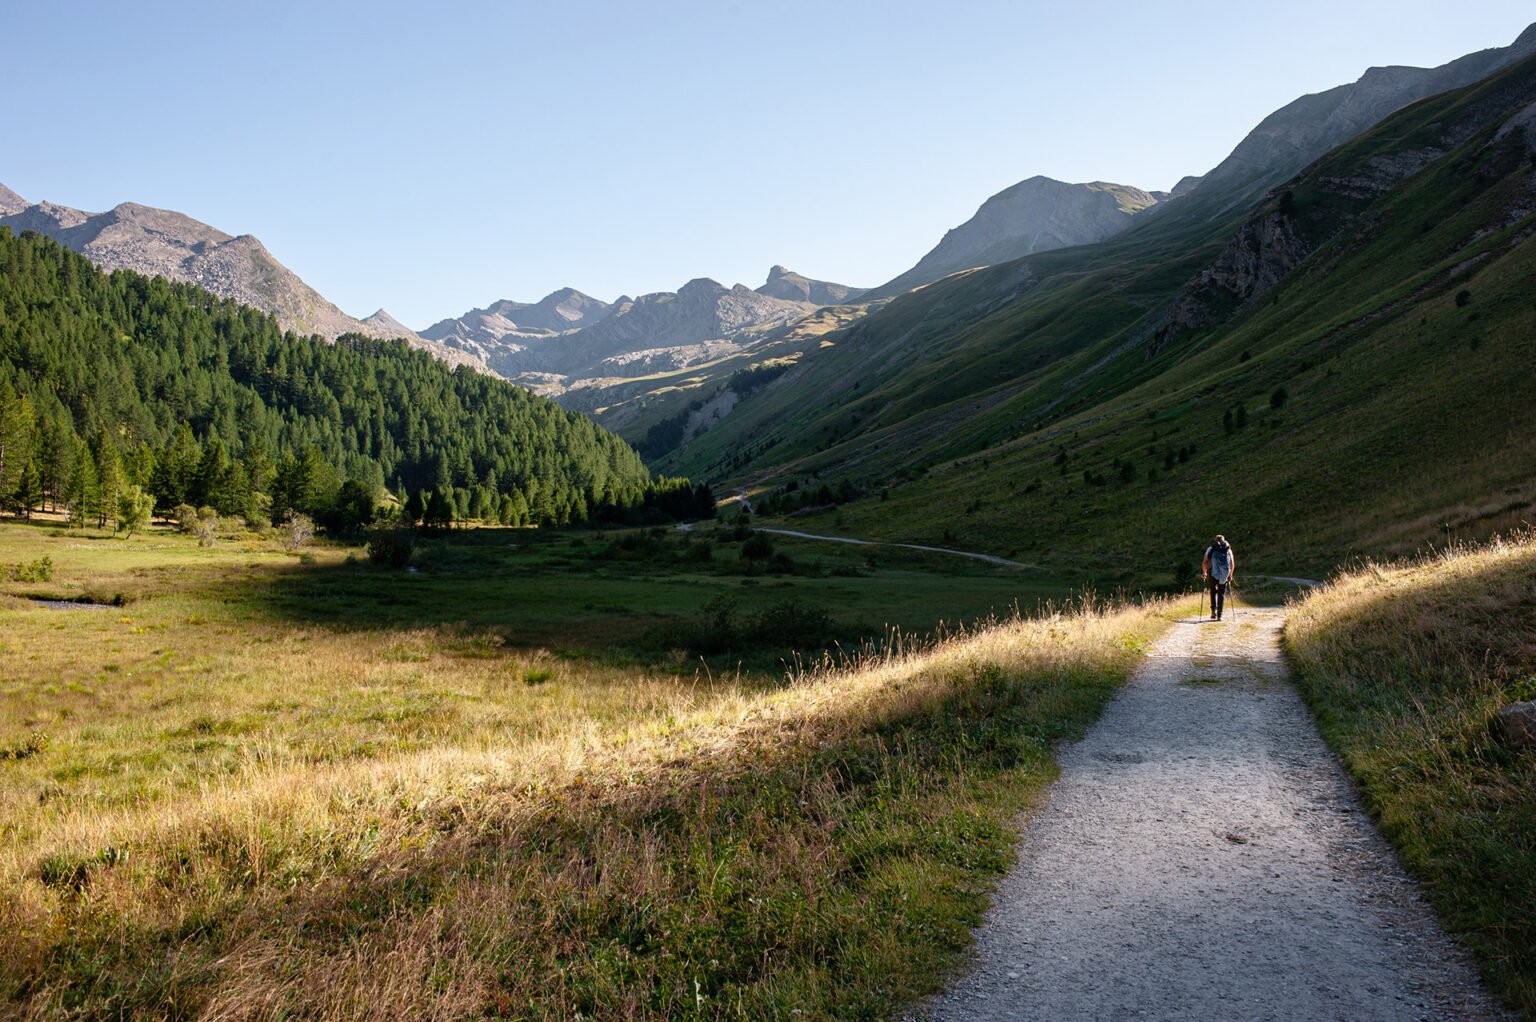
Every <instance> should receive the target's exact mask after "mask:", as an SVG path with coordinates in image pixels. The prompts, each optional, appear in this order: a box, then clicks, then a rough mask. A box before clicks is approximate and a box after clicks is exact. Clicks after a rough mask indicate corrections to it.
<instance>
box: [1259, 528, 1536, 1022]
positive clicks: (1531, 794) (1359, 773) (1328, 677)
mask: <svg viewBox="0 0 1536 1022" xmlns="http://www.w3.org/2000/svg"><path fill="white" fill-rule="evenodd" d="M1533 610H1536V542H1533V541H1532V540H1531V539H1529V538H1527V539H1524V540H1521V541H1519V542H1515V543H1508V544H1497V545H1495V546H1493V547H1491V548H1488V549H1484V550H1466V551H1462V552H1459V553H1455V554H1451V555H1446V556H1429V557H1425V558H1421V559H1419V560H1417V561H1413V562H1405V563H1402V564H1396V565H1387V566H1376V565H1367V566H1365V567H1364V568H1362V569H1360V570H1357V571H1354V572H1351V573H1349V574H1346V575H1343V576H1341V577H1340V578H1338V579H1335V580H1334V581H1333V582H1332V583H1331V584H1330V585H1329V586H1328V587H1327V588H1326V589H1324V590H1321V591H1319V592H1317V593H1316V594H1314V595H1312V596H1310V597H1309V598H1307V599H1306V600H1304V601H1303V602H1301V604H1300V605H1299V606H1298V607H1296V608H1295V610H1294V611H1293V612H1292V613H1291V615H1290V618H1289V620H1288V623H1287V626H1286V650H1287V653H1288V655H1289V657H1290V659H1291V662H1292V664H1293V665H1294V666H1295V668H1296V672H1297V675H1298V677H1299V679H1300V684H1301V689H1302V692H1303V694H1304V696H1305V697H1306V699H1307V701H1308V703H1309V704H1310V705H1311V707H1312V708H1313V711H1314V713H1315V714H1316V715H1317V719H1318V722H1319V724H1320V726H1321V728H1322V731H1323V735H1324V737H1325V738H1327V740H1328V742H1329V744H1330V745H1331V746H1332V747H1333V748H1334V749H1335V750H1336V751H1337V752H1338V753H1339V755H1340V756H1341V757H1342V759H1343V760H1344V762H1345V764H1346V765H1347V766H1348V767H1349V769H1350V771H1351V772H1352V773H1353V774H1354V776H1355V779H1356V780H1357V781H1358V783H1359V784H1360V788H1361V790H1362V792H1363V793H1364V795H1365V798H1366V801H1367V803H1368V804H1369V806H1370V808H1371V811H1372V812H1373V814H1374V815H1375V816H1376V818H1377V819H1378V821H1379V822H1380V824H1381V827H1382V830H1383V831H1384V832H1385V833H1386V835H1387V837H1388V838H1389V839H1391V841H1392V843H1393V844H1394V845H1395V846H1396V847H1397V849H1398V852H1399V854H1400V855H1401V857H1402V859H1403V861H1404V863H1405V864H1406V865H1407V866H1408V868H1409V869H1410V870H1411V871H1412V872H1413V873H1414V874H1416V875H1417V876H1418V877H1419V878H1420V879H1422V880H1423V881H1424V882H1425V883H1426V884H1427V885H1428V888H1429V892H1430V896H1431V898H1432V900H1433V902H1434V905H1435V908H1436V909H1437V910H1438V912H1439V913H1440V915H1441V918H1442V919H1444V920H1445V922H1446V924H1447V925H1448V926H1449V928H1450V929H1451V930H1452V931H1454V932H1456V933H1457V934H1459V935H1460V936H1461V937H1462V938H1463V939H1464V940H1465V941H1466V942H1467V943H1468V944H1469V945H1471V947H1472V950H1473V951H1474V952H1475V954H1476V955H1477V958H1478V961H1479V962H1480V964H1481V965H1482V967H1483V970H1484V972H1485V974H1486V975H1487V977H1488V980H1489V982H1490V983H1491V984H1492V986H1493V987H1494V988H1495V989H1496V990H1498V991H1499V992H1500V993H1501V994H1503V996H1504V997H1505V998H1506V999H1508V1001H1509V1002H1510V1003H1511V1004H1513V1005H1515V1006H1517V1007H1518V1008H1520V1009H1521V1010H1522V1011H1524V1012H1525V1014H1526V1016H1527V1017H1530V1018H1536V961H1533V960H1532V957H1531V954H1530V950H1531V948H1532V947H1536V916H1533V915H1532V911H1531V907H1532V906H1533V905H1536V752H1533V751H1532V750H1525V751H1519V750H1516V749H1512V748H1510V747H1508V746H1507V745H1506V744H1505V743H1504V742H1503V741H1502V739H1501V736H1500V732H1499V729H1498V728H1497V726H1496V718H1497V714H1498V711H1499V709H1500V708H1501V707H1502V706H1504V705H1506V704H1507V703H1510V702H1514V701H1518V700H1529V699H1536V613H1533Z"/></svg>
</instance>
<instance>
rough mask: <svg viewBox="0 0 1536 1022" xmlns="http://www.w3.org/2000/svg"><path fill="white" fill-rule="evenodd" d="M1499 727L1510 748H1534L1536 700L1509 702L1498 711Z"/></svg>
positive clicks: (1535, 740)
mask: <svg viewBox="0 0 1536 1022" xmlns="http://www.w3.org/2000/svg"><path fill="white" fill-rule="evenodd" d="M1499 729H1500V730H1501V731H1502V732H1503V734H1504V742H1505V744H1507V745H1508V746H1509V747H1510V748H1512V749H1536V702H1528V703H1510V704H1509V705H1508V706H1506V707H1504V708H1503V709H1502V710H1500V711H1499Z"/></svg>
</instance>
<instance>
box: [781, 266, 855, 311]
mask: <svg viewBox="0 0 1536 1022" xmlns="http://www.w3.org/2000/svg"><path fill="white" fill-rule="evenodd" d="M866 290H867V289H866V288H859V287H849V286H848V285H847V284H833V283H831V282H830V281H825V280H812V279H811V278H810V277H805V276H801V275H800V274H798V273H795V272H794V271H793V270H788V269H785V268H784V267H783V266H774V267H773V268H772V269H770V270H769V271H768V282H767V283H765V284H764V285H763V286H762V287H760V288H758V289H757V293H758V294H760V295H767V296H768V297H769V298H782V299H783V300H784V301H786V302H810V303H811V304H813V305H842V304H843V303H844V302H852V301H857V300H858V298H859V296H860V295H863V294H864V293H865V291H866Z"/></svg>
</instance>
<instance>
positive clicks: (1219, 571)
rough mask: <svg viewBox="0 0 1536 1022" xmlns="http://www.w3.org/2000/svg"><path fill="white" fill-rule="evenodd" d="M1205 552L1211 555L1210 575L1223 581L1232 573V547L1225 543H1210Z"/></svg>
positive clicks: (1218, 580)
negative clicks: (1208, 548)
mask: <svg viewBox="0 0 1536 1022" xmlns="http://www.w3.org/2000/svg"><path fill="white" fill-rule="evenodd" d="M1207 553H1209V554H1210V557H1211V577H1212V578H1214V579H1215V580H1216V581H1217V582H1225V581H1226V580H1227V579H1228V578H1229V577H1230V576H1231V574H1232V547H1231V546H1230V545H1228V544H1226V543H1222V544H1221V545H1219V546H1218V545H1215V544H1212V545H1211V548H1210V550H1208V551H1207Z"/></svg>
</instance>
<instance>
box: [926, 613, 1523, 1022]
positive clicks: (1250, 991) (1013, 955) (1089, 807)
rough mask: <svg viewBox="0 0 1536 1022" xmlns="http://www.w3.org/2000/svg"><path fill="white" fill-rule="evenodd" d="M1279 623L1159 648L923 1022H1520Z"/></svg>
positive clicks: (1070, 779) (1059, 787) (1089, 744)
mask: <svg viewBox="0 0 1536 1022" xmlns="http://www.w3.org/2000/svg"><path fill="white" fill-rule="evenodd" d="M1228 617H1229V619H1230V618H1232V617H1233V615H1232V614H1231V613H1230V612H1229V614H1228ZM1283 618H1284V615H1283V612H1282V611H1279V610H1249V609H1240V610H1238V611H1237V614H1236V620H1235V621H1233V620H1228V621H1225V622H1221V623H1216V622H1204V621H1200V620H1196V619H1189V620H1185V621H1181V622H1179V623H1177V624H1176V625H1175V626H1174V627H1173V628H1172V629H1171V631H1170V632H1169V634H1168V635H1167V636H1166V637H1165V638H1164V639H1163V640H1162V641H1160V642H1159V643H1158V645H1157V646H1156V647H1155V649H1154V651H1153V652H1152V654H1151V656H1150V658H1149V660H1148V662H1147V663H1146V664H1145V665H1143V667H1142V668H1141V670H1140V671H1139V672H1138V673H1137V675H1136V677H1135V678H1134V679H1133V680H1132V681H1131V683H1130V684H1129V685H1128V686H1127V687H1126V688H1125V689H1124V691H1123V692H1122V693H1121V694H1120V696H1119V697H1118V698H1117V699H1116V700H1115V701H1114V702H1113V703H1112V704H1111V705H1110V706H1109V707H1108V709H1107V710H1106V711H1105V714H1104V716H1103V718H1102V719H1101V720H1100V721H1099V723H1098V724H1097V725H1095V727H1094V728H1093V730H1092V731H1091V732H1090V733H1089V734H1088V736H1087V737H1086V738H1085V739H1084V740H1083V741H1082V742H1080V743H1078V744H1076V745H1074V746H1071V747H1069V748H1066V749H1064V750H1063V755H1062V776H1061V778H1060V780H1059V781H1057V783H1056V784H1055V786H1054V787H1053V788H1052V789H1051V793H1050V795H1049V797H1048V799H1047V802H1046V804H1045V805H1044V806H1042V807H1041V809H1040V810H1039V812H1038V813H1037V814H1036V815H1035V816H1034V817H1032V818H1031V819H1030V820H1029V822H1028V824H1027V825H1026V827H1025V829H1024V835H1023V842H1022V845H1021V848H1020V859H1019V862H1018V864H1017V865H1016V866H1015V867H1014V869H1013V871H1012V872H1011V873H1010V874H1009V875H1008V877H1007V878H1006V879H1005V880H1004V881H1003V883H1002V885H1001V888H1000V889H999V891H998V892H997V896H996V899H995V902H994V906H993V908H992V910H991V911H990V913H989V914H988V916H987V919H986V922H985V924H984V925H983V927H982V928H981V930H980V931H979V932H978V934H977V938H978V946H977V949H976V961H975V967H974V970H973V971H972V972H971V973H970V974H969V975H968V976H966V977H965V978H963V979H962V980H961V981H960V982H959V983H958V984H957V985H956V986H955V987H954V988H953V989H952V990H950V991H949V992H947V993H945V994H944V995H942V996H940V997H938V998H936V999H935V1000H933V1001H932V1002H930V1003H929V1004H928V1005H926V1006H925V1008H924V1011H923V1012H922V1013H920V1014H918V1015H917V1016H916V1017H917V1018H923V1019H931V1020H935V1022H939V1020H943V1022H948V1020H960V1019H965V1020H971V1022H994V1020H995V1022H1002V1020H1004V1019H1006V1020H1009V1022H1024V1020H1041V1022H1045V1020H1051V1022H1071V1020H1088V1019H1093V1020H1120V1019H1192V1020H1203V1019H1211V1020H1228V1019H1232V1020H1237V1019H1243V1020H1247V1019H1266V1020H1295V1022H1302V1020H1305V1022H1317V1020H1335V1019H1337V1020H1341V1022H1342V1020H1349V1022H1374V1020H1410V1019H1411V1020H1417V1019H1433V1020H1437V1022H1438V1020H1445V1019H1504V1018H1508V1017H1509V1016H1507V1015H1505V1014H1503V1013H1501V1011H1500V1010H1499V1009H1498V1008H1497V1007H1496V1005H1495V1002H1494V1001H1493V1000H1492V999H1491V998H1490V997H1489V996H1488V995H1487V994H1486V993H1485V992H1484V991H1483V989H1482V988H1481V986H1480V984H1479V982H1478V980H1477V978H1476V976H1475V974H1474V972H1473V971H1472V969H1471V967H1470V965H1469V964H1468V962H1467V960H1466V958H1465V956H1464V954H1463V953H1462V952H1461V950H1460V949H1459V948H1458V947H1456V946H1455V945H1453V944H1452V943H1451V942H1450V940H1449V939H1448V938H1447V937H1445V935H1444V934H1443V933H1442V932H1441V931H1440V930H1439V928H1438V926H1437V924H1436V922H1435V920H1434V918H1433V916H1432V914H1431V913H1430V911H1429V909H1428V908H1427V906H1426V905H1425V904H1424V903H1423V902H1422V901H1421V900H1420V897H1419V894H1418V890H1417V887H1416V885H1415V884H1414V883H1412V882H1411V881H1410V880H1409V879H1408V878H1407V877H1406V876H1405V875H1404V873H1403V872H1402V869H1401V868H1400V867H1399V865H1398V863H1397V861H1396V859H1395V858H1394V856H1393V854H1392V852H1391V849H1390V848H1389V847H1388V846H1387V845H1386V843H1385V842H1384V841H1383V840H1382V839H1381V838H1380V836H1379V835H1378V834H1377V833H1376V831H1375V829H1374V828H1373V826H1372V825H1371V823H1370V821H1369V819H1368V818H1367V817H1366V815H1365V814H1364V812H1363V811H1362V810H1361V808H1360V805H1359V803H1358V801H1357V799H1356V797H1355V795H1354V793H1353V790H1352V788H1351V786H1350V783H1349V781H1348V779H1347V777H1346V776H1345V774H1344V772H1343V770H1342V769H1341V768H1340V767H1339V766H1338V764H1337V762H1336V760H1335V759H1334V758H1333V756H1332V754H1331V753H1330V752H1329V750H1328V748H1327V747H1326V746H1325V745H1324V744H1323V742H1322V739H1321V738H1320V737H1319V736H1318V734H1317V729H1316V727H1315V726H1314V724H1313V722H1312V719H1311V717H1310V716H1309V714H1308V713H1307V710H1306V708H1305V706H1304V705H1303V704H1302V702H1301V700H1300V698H1299V697H1298V696H1297V694H1296V692H1295V690H1294V689H1293V688H1292V686H1291V684H1290V683H1289V681H1288V679H1287V677H1286V669H1285V666H1284V663H1283V661H1282V659H1281V656H1280V650H1279V641H1278V640H1279V631H1280V626H1281V624H1282V622H1283Z"/></svg>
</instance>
